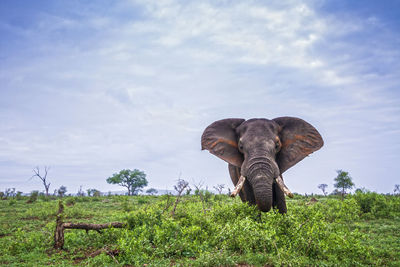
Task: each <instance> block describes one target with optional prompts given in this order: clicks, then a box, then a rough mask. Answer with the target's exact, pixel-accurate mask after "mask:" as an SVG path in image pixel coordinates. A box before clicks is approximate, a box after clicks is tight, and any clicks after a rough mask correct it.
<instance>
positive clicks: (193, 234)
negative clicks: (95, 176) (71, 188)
mask: <svg viewBox="0 0 400 267" xmlns="http://www.w3.org/2000/svg"><path fill="white" fill-rule="evenodd" d="M317 200H318V201H317V202H310V199H307V198H305V197H303V196H299V195H297V196H296V197H295V199H293V200H289V201H288V214H287V215H285V216H282V215H280V214H278V213H276V212H268V213H262V214H261V213H260V212H258V211H257V210H256V209H254V207H250V206H248V205H247V204H244V203H242V202H241V201H240V200H239V199H231V198H229V197H227V196H224V195H211V194H209V193H208V194H204V195H202V197H199V196H198V195H191V196H184V197H183V198H182V201H181V202H180V203H179V204H178V206H177V209H176V212H175V214H174V215H172V210H173V205H174V203H175V197H173V196H167V195H165V196H133V197H128V196H108V197H107V196H104V197H66V198H63V199H62V201H63V203H64V204H65V211H64V214H63V217H64V219H63V220H64V221H65V222H88V223H89V222H90V223H106V222H113V221H119V222H126V223H127V227H126V228H122V229H105V230H103V231H102V232H101V233H98V232H96V231H89V232H88V233H86V231H84V230H76V229H72V230H65V245H64V249H63V250H55V249H54V248H53V235H54V229H55V225H56V213H57V210H58V200H46V199H44V198H42V199H38V200H37V201H34V202H33V203H27V197H19V200H17V199H7V200H1V201H0V265H7V266H41V265H57V266H73V265H80V266H81V265H89V266H144V265H145V266H170V265H181V266H188V265H190V266H235V265H238V264H239V265H240V264H248V265H255V266H281V265H287V266H370V265H375V266H400V231H399V229H400V197H398V196H397V197H396V196H384V195H379V194H375V193H362V192H359V193H357V194H355V195H352V196H347V198H346V199H345V200H344V201H341V200H339V199H336V198H325V197H317Z"/></svg>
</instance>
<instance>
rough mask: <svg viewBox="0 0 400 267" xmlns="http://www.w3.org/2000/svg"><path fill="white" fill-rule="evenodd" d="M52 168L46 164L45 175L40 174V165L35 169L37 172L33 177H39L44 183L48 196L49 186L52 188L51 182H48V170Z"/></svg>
mask: <svg viewBox="0 0 400 267" xmlns="http://www.w3.org/2000/svg"><path fill="white" fill-rule="evenodd" d="M49 170H50V167H47V166H44V175H41V174H40V169H39V167H36V169H33V172H34V173H35V174H34V175H32V177H31V179H32V178H33V177H38V178H39V179H40V180H41V181H42V183H43V185H44V189H45V190H46V196H47V197H48V196H49V188H50V183H48V181H47V172H48V171H49Z"/></svg>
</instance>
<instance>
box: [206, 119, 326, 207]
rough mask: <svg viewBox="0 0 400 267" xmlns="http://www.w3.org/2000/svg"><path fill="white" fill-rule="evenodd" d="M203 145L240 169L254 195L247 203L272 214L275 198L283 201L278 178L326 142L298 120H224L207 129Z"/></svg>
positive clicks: (314, 130) (312, 129) (309, 126)
mask: <svg viewBox="0 0 400 267" xmlns="http://www.w3.org/2000/svg"><path fill="white" fill-rule="evenodd" d="M201 145H202V149H207V150H209V151H210V152H211V153H212V154H214V155H216V156H217V157H219V158H221V159H223V160H225V161H226V162H228V163H230V164H231V165H234V166H236V167H239V168H240V172H241V174H240V175H241V176H244V177H245V178H246V180H247V181H248V183H247V185H246V186H248V187H250V188H248V189H249V190H247V191H248V192H250V194H252V195H251V196H247V199H244V200H247V201H249V199H253V200H254V202H255V204H256V205H257V206H258V208H259V209H260V210H262V211H269V210H270V209H271V207H272V204H273V199H274V198H275V199H276V198H277V197H280V198H284V195H283V193H282V192H276V191H277V190H280V189H279V187H277V186H275V185H274V183H276V181H275V178H277V177H278V176H279V175H281V174H282V173H283V172H285V171H286V170H287V169H289V168H290V167H292V166H293V165H295V164H296V163H297V162H299V161H301V160H302V159H303V158H304V157H306V156H307V155H309V154H311V153H312V152H314V151H316V150H318V149H320V148H321V147H322V145H323V140H322V137H321V135H320V134H319V133H318V131H317V130H316V129H315V128H314V127H313V126H312V125H310V124H309V123H307V122H305V121H304V120H302V119H298V118H292V117H280V118H276V119H273V120H267V119H250V120H247V121H246V120H244V119H224V120H219V121H216V122H214V123H212V124H211V125H210V126H208V127H207V128H206V129H205V131H204V133H203V135H202V137H201ZM242 199H243V198H242ZM283 201H284V199H283Z"/></svg>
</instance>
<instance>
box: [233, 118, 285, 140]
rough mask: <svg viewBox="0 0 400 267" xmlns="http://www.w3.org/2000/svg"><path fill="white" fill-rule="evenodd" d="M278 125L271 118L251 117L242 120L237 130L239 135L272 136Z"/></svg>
mask: <svg viewBox="0 0 400 267" xmlns="http://www.w3.org/2000/svg"><path fill="white" fill-rule="evenodd" d="M277 129H278V126H277V125H276V124H275V123H274V122H273V121H271V120H266V119H252V120H248V121H246V122H244V123H243V124H242V125H241V126H240V128H239V129H238V130H239V134H240V135H249V136H252V137H253V138H254V137H256V136H257V137H258V136H259V137H264V138H265V137H270V138H272V137H274V135H275V134H276V132H277Z"/></svg>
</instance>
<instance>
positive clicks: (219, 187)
mask: <svg viewBox="0 0 400 267" xmlns="http://www.w3.org/2000/svg"><path fill="white" fill-rule="evenodd" d="M224 188H225V185H224V184H217V185H216V186H214V189H215V190H217V191H218V194H220V195H221V194H222V190H224Z"/></svg>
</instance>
